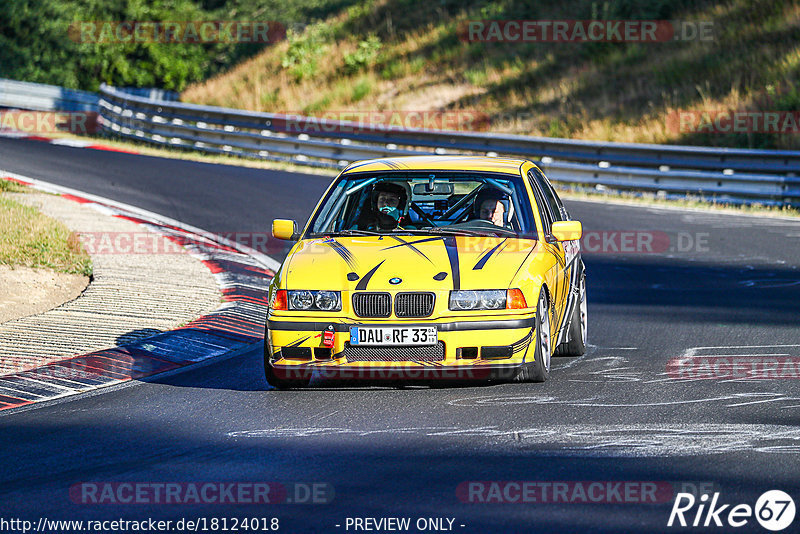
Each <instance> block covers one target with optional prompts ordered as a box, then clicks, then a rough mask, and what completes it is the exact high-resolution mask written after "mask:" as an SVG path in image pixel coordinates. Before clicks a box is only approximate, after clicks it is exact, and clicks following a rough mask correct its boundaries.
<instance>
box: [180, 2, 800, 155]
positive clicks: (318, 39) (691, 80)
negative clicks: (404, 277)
mask: <svg viewBox="0 0 800 534" xmlns="http://www.w3.org/2000/svg"><path fill="white" fill-rule="evenodd" d="M341 6H343V7H341V8H340V10H339V11H338V12H335V13H334V14H332V15H329V16H327V17H326V18H324V19H322V20H319V21H316V22H314V23H312V24H310V25H309V26H307V27H306V28H305V30H304V31H302V32H301V33H293V32H290V34H289V38H288V39H287V40H286V41H283V42H281V43H278V44H276V45H274V46H272V47H269V48H267V49H265V50H264V51H263V52H262V53H260V54H258V55H256V56H254V57H252V58H251V59H249V60H247V61H245V62H244V63H241V64H239V65H237V66H235V67H234V68H232V69H231V70H230V71H228V72H226V73H224V74H222V75H220V76H217V77H215V78H212V79H209V80H207V81H206V82H204V83H201V84H196V85H194V86H191V87H190V88H189V89H188V90H187V91H186V92H185V93H184V95H183V96H184V100H187V101H190V102H196V103H203V104H211V105H221V106H230V107H236V108H244V109H252V110H259V111H273V112H281V111H288V112H303V113H308V114H319V113H322V112H326V111H327V112H340V111H350V110H414V111H421V110H469V111H476V112H482V113H487V114H489V116H490V117H491V129H492V130H495V131H506V132H514V133H522V134H531V135H546V136H556V137H572V138H578V139H595V140H614V141H629V142H657V143H689V144H705V145H722V146H746V147H763V148H797V147H800V141H798V138H800V135H771V134H757V133H756V134H737V135H733V134H730V135H722V134H714V135H709V134H703V135H701V134H681V133H680V132H677V131H673V130H672V129H671V128H669V127H668V125H667V117H668V116H669V115H670V113H671V112H673V111H676V110H701V111H702V110H784V111H790V110H797V109H800V87H798V86H797V85H796V80H797V79H798V78H799V77H800V6H798V3H797V2H795V1H775V0H725V1H722V2H712V1H703V0H701V1H697V2H690V1H688V0H674V1H673V0H648V1H640V2H633V1H629V0H613V1H609V2H596V1H592V0H568V1H566V2H561V3H558V4H553V3H544V2H541V3H539V2H536V3H532V2H528V1H515V0H507V1H492V2H456V1H449V0H444V1H442V2H418V1H416V0H354V1H352V2H343V3H342V4H341ZM596 18H600V19H608V20H622V19H642V20H684V21H694V22H699V21H712V22H713V27H714V33H715V37H714V39H713V40H712V41H690V42H662V43H602V42H596V43H488V42H472V43H470V42H465V41H463V40H461V39H460V38H459V28H460V27H463V26H462V25H463V24H464V23H465V22H466V21H469V20H487V19H538V20H555V19H571V20H586V19H596Z"/></svg>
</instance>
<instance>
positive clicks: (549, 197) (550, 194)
mask: <svg viewBox="0 0 800 534" xmlns="http://www.w3.org/2000/svg"><path fill="white" fill-rule="evenodd" d="M533 175H534V176H535V177H536V182H537V183H538V184H539V187H540V188H541V190H542V192H543V193H544V200H545V202H546V203H547V205H548V206H550V212H551V214H552V216H553V220H554V221H563V220H564V216H563V211H562V208H563V205H562V204H561V201H560V199H559V200H557V198H558V197H556V193H555V191H553V187H552V186H551V185H550V182H548V181H547V178H545V177H544V175H543V174H542V173H540V172H536V170H535V169H534V171H533Z"/></svg>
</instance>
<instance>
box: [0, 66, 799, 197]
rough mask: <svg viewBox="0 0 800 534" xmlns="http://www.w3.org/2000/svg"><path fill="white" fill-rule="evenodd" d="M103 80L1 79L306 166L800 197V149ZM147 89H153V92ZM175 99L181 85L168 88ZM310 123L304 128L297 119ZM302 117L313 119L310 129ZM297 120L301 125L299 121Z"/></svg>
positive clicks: (149, 138)
mask: <svg viewBox="0 0 800 534" xmlns="http://www.w3.org/2000/svg"><path fill="white" fill-rule="evenodd" d="M129 91H130V90H128V89H118V88H114V87H109V86H107V85H103V86H101V89H100V94H99V97H98V95H95V94H93V93H86V92H83V91H72V90H68V89H63V88H60V87H55V86H45V85H41V84H31V83H27V82H17V81H13V80H2V79H0V107H3V106H5V107H17V108H22V109H38V110H60V111H99V113H100V125H101V127H102V129H103V130H104V131H105V132H106V133H109V134H112V135H118V136H121V137H126V138H131V139H138V140H141V141H145V142H149V143H154V144H160V145H167V146H173V147H181V148H185V149H190V150H198V151H203V152H209V153H219V154H231V155H238V156H245V157H253V158H261V159H268V160H275V161H291V162H294V163H298V164H301V165H312V166H320V167H331V168H341V167H344V166H345V165H347V164H348V163H350V162H351V161H355V160H359V159H365V158H380V157H387V156H398V155H423V154H453V153H461V154H482V155H498V156H516V157H526V158H530V159H533V160H536V161H538V162H539V165H540V166H541V167H542V168H543V169H544V170H545V172H546V173H547V174H548V176H549V177H550V178H551V179H552V180H554V181H556V182H561V183H564V184H569V185H573V186H576V187H582V188H597V189H602V188H608V189H613V190H631V191H650V192H657V193H660V194H664V195H667V196H682V195H693V196H698V197H704V198H713V199H716V200H718V201H722V202H733V203H754V202H757V203H762V204H769V205H782V206H800V152H797V151H786V150H784V151H778V150H750V149H720V148H708V147H692V146H670V145H652V144H632V143H603V142H595V141H579V140H571V139H552V138H544V137H529V136H522V135H507V134H497V133H485V132H461V131H458V132H456V131H443V130H428V129H410V128H404V129H399V128H395V127H390V126H384V125H374V126H369V127H366V126H365V125H364V124H356V123H351V122H347V121H330V120H322V119H315V118H306V117H295V116H286V115H279V114H274V113H256V112H251V111H244V110H238V109H229V108H221V107H212V106H199V105H194V104H185V103H180V102H176V101H174V100H165V99H156V98H152V97H153V96H159V93H158V92H157V91H155V92H154V91H153V90H143V91H145V92H144V93H141V90H140V94H132V93H131V92H129ZM144 95H146V96H144ZM164 95H165V96H167V97H168V98H170V99H171V98H173V97H175V94H174V93H170V92H166V93H164ZM298 124H299V125H301V128H300V129H301V130H302V131H298V129H297V128H296V126H297V125H298ZM303 125H306V126H309V125H310V126H311V127H310V128H302V126H303ZM293 126H294V127H293Z"/></svg>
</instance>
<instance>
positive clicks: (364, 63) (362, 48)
mask: <svg viewBox="0 0 800 534" xmlns="http://www.w3.org/2000/svg"><path fill="white" fill-rule="evenodd" d="M381 46H383V45H382V43H381V40H380V39H379V38H378V36H377V35H373V34H370V35H369V36H367V38H366V39H365V40H363V41H361V42H359V43H358V48H356V51H355V52H351V53H348V54H345V55H344V65H345V70H346V71H347V73H348V74H355V73H356V72H358V71H360V70H362V69H365V68H367V67H371V66H372V65H374V64H375V60H376V59H377V58H378V53H379V52H380V51H381Z"/></svg>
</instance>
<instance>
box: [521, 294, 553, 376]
mask: <svg viewBox="0 0 800 534" xmlns="http://www.w3.org/2000/svg"><path fill="white" fill-rule="evenodd" d="M533 343H535V344H536V345H535V349H534V352H533V361H532V362H527V363H524V364H522V367H520V369H519V372H518V373H517V376H516V379H517V381H518V382H544V381H545V380H547V377H549V376H550V357H551V355H552V354H551V343H552V337H551V332H550V314H549V313H548V305H547V294H546V293H545V290H544V288H542V289H541V291H539V301H538V303H537V304H536V328H535V330H534V340H533Z"/></svg>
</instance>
